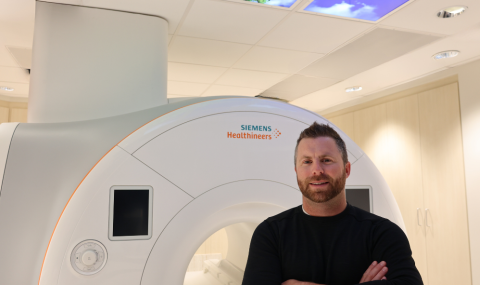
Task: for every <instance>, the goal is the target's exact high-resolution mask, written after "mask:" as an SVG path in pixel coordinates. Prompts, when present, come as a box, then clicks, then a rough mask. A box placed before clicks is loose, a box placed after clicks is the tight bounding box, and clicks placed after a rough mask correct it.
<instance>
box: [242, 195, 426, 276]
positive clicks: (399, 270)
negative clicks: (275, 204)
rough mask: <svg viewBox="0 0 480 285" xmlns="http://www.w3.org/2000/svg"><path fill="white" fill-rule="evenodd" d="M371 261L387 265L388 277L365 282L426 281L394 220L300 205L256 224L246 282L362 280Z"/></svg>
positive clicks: (349, 210) (353, 210)
mask: <svg viewBox="0 0 480 285" xmlns="http://www.w3.org/2000/svg"><path fill="white" fill-rule="evenodd" d="M373 261H377V262H381V261H385V262H386V263H387V267H388V273H387V275H386V277H387V280H386V281H371V282H368V283H366V284H369V285H370V284H371V285H374V284H383V285H394V284H395V285H421V284H423V282H422V278H421V276H420V273H419V272H418V270H417V268H416V267H415V262H414V261H413V258H412V251H411V249H410V244H409V243H408V239H407V237H406V236H405V233H404V232H403V231H402V230H401V229H400V228H399V227H398V226H397V225H396V224H394V223H392V222H390V221H389V220H387V219H385V218H382V217H379V216H377V215H374V214H371V213H368V212H366V211H364V210H361V209H359V208H356V207H354V206H352V205H350V204H348V205H347V208H346V209H345V210H344V211H343V212H342V213H340V214H338V215H336V216H332V217H314V216H309V215H307V214H305V213H304V212H303V209H302V206H298V207H295V208H293V209H290V210H287V211H285V212H283V213H280V214H278V215H276V216H273V217H270V218H268V219H267V220H265V221H264V222H262V223H261V224H260V225H259V226H258V227H257V229H256V230H255V232H254V234H253V237H252V241H251V243H250V252H249V255H248V261H247V266H246V269H245V275H244V278H243V283H242V284H243V285H281V283H282V282H284V281H286V280H289V279H296V280H299V281H308V282H313V283H317V284H328V285H350V284H358V283H360V279H361V278H362V275H363V274H364V273H365V271H366V270H367V268H368V267H369V266H370V265H371V264H372V262H373Z"/></svg>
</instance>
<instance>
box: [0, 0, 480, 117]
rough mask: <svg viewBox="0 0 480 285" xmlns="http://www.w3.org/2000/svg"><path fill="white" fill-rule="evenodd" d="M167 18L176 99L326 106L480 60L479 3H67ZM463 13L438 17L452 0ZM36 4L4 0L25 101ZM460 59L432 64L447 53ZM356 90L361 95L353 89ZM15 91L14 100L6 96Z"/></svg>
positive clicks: (0, 24) (12, 82)
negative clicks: (323, 9)
mask: <svg viewBox="0 0 480 285" xmlns="http://www.w3.org/2000/svg"><path fill="white" fill-rule="evenodd" d="M49 2H57V3H65V4H74V5H83V6H89V7H100V8H109V9H116V10H123V11H131V12H138V13H146V14H154V15H158V16H162V17H164V18H166V19H167V20H168V22H169V55H168V59H169V65H168V97H171V98H172V97H173V98H174V97H193V96H212V95H246V96H255V95H258V94H262V95H264V96H273V97H279V98H282V99H286V100H288V101H290V102H291V103H292V104H294V105H297V106H300V107H303V108H306V109H309V110H311V111H315V112H319V111H321V110H324V109H327V108H331V107H333V106H336V105H339V104H342V103H344V102H347V101H350V100H353V99H358V98H359V97H363V96H368V95H370V94H374V93H376V92H379V91H382V90H385V89H387V88H391V87H393V86H396V85H399V84H402V83H405V82H408V81H412V80H414V79H417V78H420V77H423V76H427V75H430V74H432V73H435V72H439V71H442V70H445V69H447V68H450V67H453V66H457V65H460V64H464V63H466V62H469V61H472V60H476V59H480V17H478V16H475V15H476V14H477V15H478V14H480V2H479V1H478V0H462V1H461V3H459V2H457V0H411V1H409V2H407V4H405V5H403V6H401V7H400V8H399V9H397V10H395V11H394V12H393V13H390V14H389V15H387V16H386V17H384V18H382V19H380V20H379V21H377V22H367V21H362V20H354V19H346V18H340V17H336V16H326V15H320V14H314V13H310V12H304V11H303V8H304V7H305V6H306V5H308V4H309V3H310V2H311V0H299V1H298V2H297V3H296V4H295V5H294V6H293V7H292V8H291V9H284V8H278V7H274V6H269V5H262V4H256V3H250V2H242V1H240V0H115V1H114V0H59V1H49ZM459 4H461V5H465V6H468V7H469V9H468V10H467V11H466V12H465V13H464V14H462V15H461V16H459V17H455V18H450V19H440V18H438V17H436V13H437V12H438V11H439V10H441V9H443V8H446V7H449V6H453V5H459ZM34 17H35V1H33V0H2V1H1V2H0V46H1V48H0V86H8V87H12V88H14V89H15V90H14V91H11V92H7V91H0V95H2V96H3V97H2V98H11V99H12V100H27V98H28V87H29V73H28V72H27V68H29V62H30V57H31V48H32V41H33V30H34ZM452 49H454V50H459V51H460V52H461V53H460V55H459V56H458V57H455V58H452V59H448V60H433V59H432V55H433V54H435V53H437V52H440V51H443V50H452ZM351 86H362V88H363V89H362V90H361V91H359V92H350V93H346V92H345V89H346V88H347V87H351ZM5 96H8V97H5Z"/></svg>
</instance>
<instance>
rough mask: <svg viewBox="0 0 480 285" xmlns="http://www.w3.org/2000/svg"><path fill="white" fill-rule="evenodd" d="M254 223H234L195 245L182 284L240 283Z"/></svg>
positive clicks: (234, 284)
mask: <svg viewBox="0 0 480 285" xmlns="http://www.w3.org/2000/svg"><path fill="white" fill-rule="evenodd" d="M257 226H258V224H257V223H249V222H244V223H236V224H232V225H229V226H227V227H225V228H222V229H220V230H219V231H217V232H215V233H214V234H212V235H211V236H210V237H208V238H207V239H206V240H205V241H204V242H203V243H202V245H200V247H199V248H198V249H197V251H196V252H195V254H194V255H193V257H192V259H191V260H190V263H189V265H188V268H187V272H186V273H185V279H184V283H183V284H184V285H222V284H231V285H241V284H242V280H243V274H244V271H245V266H246V264H247V258H248V249H249V247H250V240H251V238H252V235H253V232H254V230H255V228H256V227H257Z"/></svg>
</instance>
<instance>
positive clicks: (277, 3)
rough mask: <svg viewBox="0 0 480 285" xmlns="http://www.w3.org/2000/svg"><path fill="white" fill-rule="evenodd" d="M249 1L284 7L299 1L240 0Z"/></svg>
mask: <svg viewBox="0 0 480 285" xmlns="http://www.w3.org/2000/svg"><path fill="white" fill-rule="evenodd" d="M238 1H243V2H249V3H257V4H264V5H271V6H277V7H282V8H290V7H292V6H293V4H295V2H297V0H238Z"/></svg>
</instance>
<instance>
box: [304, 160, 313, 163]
mask: <svg viewBox="0 0 480 285" xmlns="http://www.w3.org/2000/svg"><path fill="white" fill-rule="evenodd" d="M303 163H305V164H308V163H311V161H310V160H306V161H304V162H303Z"/></svg>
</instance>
